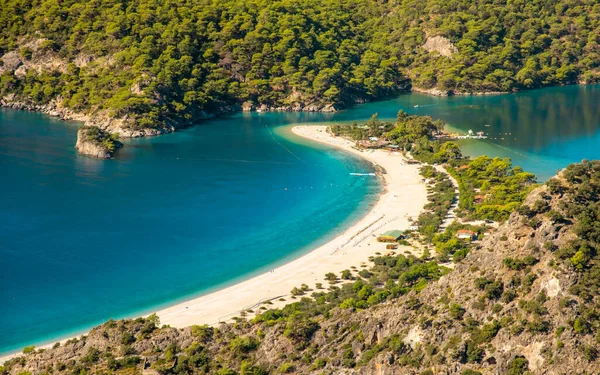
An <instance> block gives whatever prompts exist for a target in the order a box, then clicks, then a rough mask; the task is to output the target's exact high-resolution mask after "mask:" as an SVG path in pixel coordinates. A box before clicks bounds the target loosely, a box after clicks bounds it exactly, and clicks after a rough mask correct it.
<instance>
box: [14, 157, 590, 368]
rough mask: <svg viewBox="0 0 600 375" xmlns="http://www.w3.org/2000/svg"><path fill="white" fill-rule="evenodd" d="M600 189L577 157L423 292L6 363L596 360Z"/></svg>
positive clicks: (104, 340) (140, 325)
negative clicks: (314, 314) (312, 315)
mask: <svg viewBox="0 0 600 375" xmlns="http://www.w3.org/2000/svg"><path fill="white" fill-rule="evenodd" d="M599 202H600V162H594V163H586V164H583V165H577V166H575V167H573V168H570V169H568V170H567V171H566V172H564V173H563V174H562V175H561V176H559V178H555V179H553V180H551V181H550V182H549V183H548V185H545V186H542V187H539V188H538V189H536V190H534V191H533V192H532V193H531V194H530V195H529V196H528V198H527V200H526V201H525V203H524V205H523V206H522V207H521V208H519V209H518V212H514V213H513V214H512V215H511V216H510V218H509V220H508V221H507V222H506V223H505V224H503V225H502V226H501V227H500V228H499V229H498V230H496V231H495V232H494V233H493V234H491V235H490V236H488V237H486V238H485V239H484V240H483V241H482V242H481V243H480V244H479V246H477V247H476V248H475V249H474V250H472V251H471V252H470V253H469V254H468V255H467V257H466V258H465V259H464V260H463V261H461V262H460V263H458V264H457V265H456V267H455V269H454V271H452V272H451V273H449V274H447V275H445V276H443V277H442V278H441V279H439V281H437V282H432V283H430V284H428V285H427V286H426V287H425V288H424V289H423V290H422V291H421V292H419V293H417V292H415V291H414V290H413V291H411V292H410V293H408V294H405V295H403V296H400V297H398V298H395V299H392V300H389V301H387V302H384V303H381V304H376V305H374V306H372V307H369V308H365V309H362V310H353V309H350V308H335V309H333V310H331V311H330V312H328V313H326V314H324V315H320V316H319V317H318V318H317V319H316V320H315V321H312V322H311V321H310V320H308V321H307V320H304V319H303V318H302V316H301V315H300V314H297V315H296V316H295V317H294V314H292V315H291V316H290V318H289V319H288V320H287V321H285V320H281V319H277V315H275V314H271V318H267V319H263V320H261V321H260V322H256V323H247V322H241V323H237V324H223V325H221V326H220V327H218V329H213V328H210V327H192V328H187V329H180V330H178V329H174V328H169V327H163V328H158V322H156V321H155V320H153V318H152V317H151V318H150V319H146V320H144V319H138V320H135V321H120V322H109V323H107V324H105V325H103V326H100V327H97V328H95V329H94V330H92V332H91V333H90V334H89V335H88V336H87V337H86V338H84V339H82V340H79V341H76V342H70V343H68V344H66V345H62V346H60V347H57V348H55V349H50V350H46V351H41V352H37V353H33V354H29V355H27V356H26V357H23V358H20V359H15V360H12V361H11V362H9V363H8V364H5V366H6V367H5V369H4V372H7V373H10V374H18V373H20V372H22V371H29V372H31V373H33V374H36V373H43V372H44V371H48V369H53V370H54V371H55V373H67V372H68V373H73V372H74V371H81V370H85V371H91V372H92V373H97V372H101V371H107V372H108V373H113V372H115V371H117V370H119V371H124V370H125V369H126V368H137V369H138V371H143V373H147V374H150V373H152V374H156V373H160V374H187V373H211V374H214V373H218V374H240V373H241V374H269V373H273V374H274V373H297V374H382V375H383V374H386V375H391V374H398V375H400V374H414V375H417V374H460V375H475V374H498V375H500V374H511V375H516V374H596V373H599V372H600V361H598V359H597V357H598V349H597V347H598V343H597V341H598V339H600V335H598V332H599V331H600V330H599V319H600V318H599V317H600V314H599V313H598V312H599V310H598V305H599V303H598V299H599V298H600V295H599V293H598V289H599V288H600V277H599V276H598V274H599V273H598V270H599V265H598V255H597V251H596V249H597V241H598V239H599V238H600V236H598V235H599V234H600V229H599V228H596V227H597V220H596V222H594V221H593V220H592V221H590V220H589V218H593V217H594V215H598V213H600V203H599ZM577 249H579V250H577ZM581 254H583V255H581ZM380 282H383V280H380ZM388 282H389V281H388ZM316 298H320V297H316ZM302 303H304V302H303V301H302V300H300V301H298V302H297V304H302ZM321 304H326V301H325V300H324V301H322V302H319V303H318V306H320V305H321ZM342 306H343V304H342ZM286 309H288V311H294V309H297V306H296V307H294V305H290V306H288V307H286ZM297 311H298V312H300V310H297ZM266 314H269V312H267V313H266ZM229 370H231V371H229ZM238 370H239V372H238ZM250 370H252V371H250Z"/></svg>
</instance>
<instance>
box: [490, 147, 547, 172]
mask: <svg viewBox="0 0 600 375" xmlns="http://www.w3.org/2000/svg"><path fill="white" fill-rule="evenodd" d="M490 143H491V144H493V145H494V146H497V147H499V148H501V149H503V150H506V151H508V152H512V153H513V154H515V155H519V156H521V157H523V158H526V159H530V160H532V161H534V162H536V163H538V164H541V165H543V166H545V167H546V166H548V164H546V163H544V162H543V161H541V160H539V159H536V158H534V157H531V156H528V155H525V154H522V153H520V152H517V151H515V150H513V149H511V148H508V147H506V146H502V145H500V144H498V143H494V142H490Z"/></svg>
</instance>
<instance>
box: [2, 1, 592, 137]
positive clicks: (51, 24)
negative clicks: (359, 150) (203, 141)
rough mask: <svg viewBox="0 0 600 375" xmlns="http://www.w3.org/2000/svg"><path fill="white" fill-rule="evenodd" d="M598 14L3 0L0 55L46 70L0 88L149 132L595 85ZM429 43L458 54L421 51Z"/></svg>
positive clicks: (584, 5) (558, 8) (365, 4)
mask: <svg viewBox="0 0 600 375" xmlns="http://www.w3.org/2000/svg"><path fill="white" fill-rule="evenodd" d="M599 20H600V6H599V5H598V4H597V1H595V0H560V1H559V0H534V1H525V0H519V1H489V0H476V1H472V0H450V1H447V0H444V1H442V0H426V1H414V0H410V1H403V2H400V3H393V2H384V3H382V2H376V1H374V0H307V1H299V0H280V1H267V0H247V1H244V2H237V1H233V0H224V1H216V0H171V1H168V2H163V1H157V0H148V1H146V0H144V1H141V0H132V1H123V0H93V1H89V2H82V1H79V0H64V1H58V0H7V1H4V2H3V5H2V7H1V9H0V55H1V54H6V53H9V52H10V53H14V54H15V55H16V56H18V59H20V60H21V62H22V63H23V64H24V65H27V64H26V62H32V63H40V64H41V68H39V69H36V68H31V69H27V70H26V72H21V74H18V75H15V74H14V70H15V69H16V66H13V68H15V69H11V68H9V67H8V66H9V65H11V64H9V63H7V61H8V59H6V58H4V59H3V60H0V61H3V63H2V64H0V73H2V74H1V76H0V94H2V95H6V94H9V93H16V94H18V95H20V96H21V97H22V98H26V99H27V100H30V101H32V102H34V103H47V102H49V101H50V100H52V99H58V100H60V101H61V102H62V104H63V105H65V106H66V107H69V108H72V109H74V110H76V111H83V112H86V111H87V112H94V111H98V110H108V111H110V113H111V115H113V116H117V117H123V116H129V117H130V118H133V119H135V121H134V124H135V126H140V127H148V126H157V124H158V125H160V124H161V123H164V122H168V121H170V120H173V119H176V120H177V119H187V120H192V119H195V118H198V117H202V116H204V115H205V114H206V113H207V112H208V113H219V112H222V111H224V110H227V109H228V108H230V106H233V105H239V104H241V103H242V102H243V101H252V102H254V103H255V104H266V105H269V106H273V107H279V106H290V107H292V108H293V107H294V106H296V107H297V106H300V107H302V106H305V105H307V104H310V103H318V104H319V105H325V104H334V105H348V104H351V103H354V102H362V101H365V100H372V99H377V98H382V97H385V96H389V95H392V94H395V93H398V92H400V91H403V90H406V89H408V88H409V87H410V81H412V85H414V86H418V87H422V88H432V87H438V88H440V89H442V90H454V91H457V92H461V91H464V92H472V91H510V90H518V89H526V88H534V87H540V86H544V85H553V84H564V83H573V82H577V81H586V82H592V81H597V80H598V66H599V65H600V47H599V43H600V21H599ZM433 36H440V37H444V38H445V40H446V41H447V42H448V43H451V44H452V46H453V47H452V48H450V50H451V51H453V52H452V53H451V54H449V55H448V54H444V55H443V54H440V53H438V52H435V51H427V50H426V49H424V48H423V47H422V46H423V45H424V44H425V42H426V41H427V40H428V37H433ZM5 57H6V55H5ZM13 61H14V59H13ZM55 63H56V64H55ZM3 65H4V66H3ZM409 79H410V81H409Z"/></svg>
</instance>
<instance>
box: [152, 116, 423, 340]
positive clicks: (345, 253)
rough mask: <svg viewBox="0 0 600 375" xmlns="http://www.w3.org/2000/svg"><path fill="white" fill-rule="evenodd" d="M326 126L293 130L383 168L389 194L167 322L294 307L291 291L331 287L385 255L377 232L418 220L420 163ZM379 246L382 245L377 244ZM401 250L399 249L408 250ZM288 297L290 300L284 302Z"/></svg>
mask: <svg viewBox="0 0 600 375" xmlns="http://www.w3.org/2000/svg"><path fill="white" fill-rule="evenodd" d="M325 129H326V126H323V125H300V126H294V127H293V128H292V133H293V134H294V135H296V136H299V137H302V138H305V139H308V140H311V141H316V142H320V143H325V144H327V145H329V146H333V147H337V148H341V149H343V150H345V151H347V152H350V153H352V154H355V155H358V156H361V157H363V158H364V159H366V160H367V161H369V162H371V163H373V164H375V165H376V166H378V167H380V168H382V169H383V171H384V172H385V173H382V174H381V176H382V178H383V181H384V183H383V191H382V193H381V194H380V196H379V199H378V200H377V202H376V203H375V205H374V206H373V207H372V208H371V210H370V211H369V212H368V213H367V214H366V215H365V216H363V217H362V218H361V219H359V220H358V221H357V222H356V223H354V224H353V225H352V226H351V227H349V228H348V229H346V230H345V231H344V232H343V233H342V234H341V235H338V236H337V237H335V238H333V239H332V240H330V241H329V242H327V243H325V244H324V245H321V246H319V247H317V248H316V249H313V250H311V251H310V252H308V253H306V254H305V255H303V256H301V257H299V258H297V259H295V260H292V261H290V262H288V263H285V264H283V265H281V266H279V267H277V268H275V269H273V270H271V271H269V272H266V273H263V274H261V275H258V276H255V277H253V278H250V279H248V280H245V281H242V282H240V283H237V284H235V285H232V286H230V287H227V288H224V289H221V290H218V291H216V292H213V293H210V294H207V295H204V296H200V297H198V298H195V299H192V300H189V301H187V302H183V303H180V304H177V305H174V306H171V307H168V308H165V309H162V310H160V311H158V312H157V313H156V314H157V315H158V316H159V318H160V321H161V323H162V324H169V325H171V326H174V327H178V328H182V327H187V326H190V325H194V324H209V325H216V324H219V323H221V322H224V321H228V320H231V318H233V317H234V316H240V312H241V311H242V310H247V309H258V308H259V306H260V304H261V302H264V301H271V304H269V308H277V307H281V306H284V305H286V304H289V303H290V302H292V301H293V300H292V299H290V291H291V290H292V288H294V287H300V285H301V284H307V285H308V286H309V287H310V288H311V289H314V287H315V283H322V284H323V285H327V283H326V281H325V279H324V277H325V274H326V273H328V272H334V273H336V274H339V272H341V271H342V270H345V269H350V268H351V267H352V266H355V267H359V266H360V265H361V264H363V263H366V262H367V261H368V258H369V257H370V256H373V255H375V253H376V252H380V253H382V254H383V253H385V252H387V251H386V249H385V244H382V243H377V242H376V238H375V236H374V234H375V233H376V234H379V233H380V232H385V231H386V230H390V229H407V228H408V227H409V226H410V223H409V219H411V218H416V217H417V216H418V215H419V213H420V212H421V210H422V209H423V206H424V205H425V204H426V202H427V190H426V187H425V185H423V184H422V183H421V176H420V175H419V166H418V165H408V164H404V163H403V162H402V161H403V160H404V158H403V157H402V156H401V155H400V154H397V155H394V154H392V153H389V152H387V151H383V150H376V151H373V152H360V151H357V150H355V149H353V148H352V145H353V143H352V142H350V141H347V140H345V139H342V138H336V137H333V136H331V135H329V134H328V133H326V132H325ZM377 245H379V246H377ZM408 249H409V247H400V248H399V249H398V251H403V250H408ZM280 298H284V299H285V301H280V300H279V299H280Z"/></svg>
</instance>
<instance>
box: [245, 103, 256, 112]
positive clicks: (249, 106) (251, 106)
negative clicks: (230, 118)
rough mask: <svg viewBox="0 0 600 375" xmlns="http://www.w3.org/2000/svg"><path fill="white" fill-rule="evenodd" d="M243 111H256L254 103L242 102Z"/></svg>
mask: <svg viewBox="0 0 600 375" xmlns="http://www.w3.org/2000/svg"><path fill="white" fill-rule="evenodd" d="M242 111H244V112H250V111H254V103H252V102H250V101H245V102H244V103H242Z"/></svg>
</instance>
